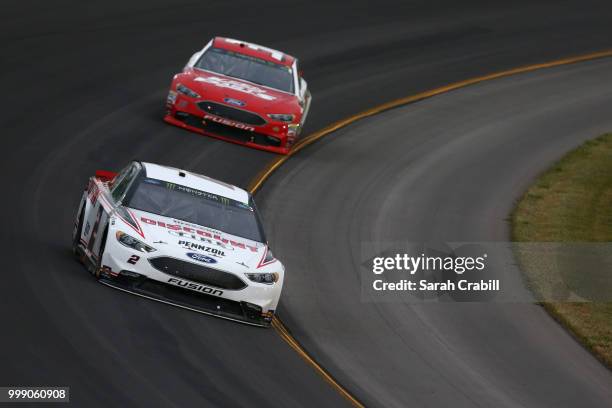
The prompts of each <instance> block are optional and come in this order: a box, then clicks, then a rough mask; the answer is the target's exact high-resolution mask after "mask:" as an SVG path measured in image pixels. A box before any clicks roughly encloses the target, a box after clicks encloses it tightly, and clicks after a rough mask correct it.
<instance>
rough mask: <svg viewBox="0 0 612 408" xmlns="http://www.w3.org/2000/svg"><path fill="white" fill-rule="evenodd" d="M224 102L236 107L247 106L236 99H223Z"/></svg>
mask: <svg viewBox="0 0 612 408" xmlns="http://www.w3.org/2000/svg"><path fill="white" fill-rule="evenodd" d="M223 101H224V102H225V103H229V104H230V105H236V106H240V107H243V106H246V103H245V102H243V101H241V100H238V99H234V98H225V99H223Z"/></svg>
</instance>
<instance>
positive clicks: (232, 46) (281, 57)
mask: <svg viewBox="0 0 612 408" xmlns="http://www.w3.org/2000/svg"><path fill="white" fill-rule="evenodd" d="M213 47H216V48H222V49H225V50H229V51H233V52H236V53H238V54H244V55H248V56H251V57H256V58H260V59H262V60H264V61H269V62H273V63H275V64H280V65H285V66H291V65H293V61H295V58H294V57H292V56H291V55H288V54H285V53H283V52H281V51H277V50H273V49H272V48H268V47H263V46H261V45H257V44H253V43H249V42H246V41H241V40H235V39H233V38H225V37H215V38H214V40H213Z"/></svg>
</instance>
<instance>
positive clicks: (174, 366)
mask: <svg viewBox="0 0 612 408" xmlns="http://www.w3.org/2000/svg"><path fill="white" fill-rule="evenodd" d="M610 9H611V8H610V5H609V2H607V1H600V2H586V3H585V2H578V1H570V2H541V3H537V4H534V2H532V1H524V2H512V3H511V4H510V3H506V4H503V5H496V4H492V3H490V2H484V1H475V2H462V4H461V5H458V4H457V3H456V2H451V1H448V0H442V1H434V2H431V1H428V2H395V3H394V2H377V3H376V7H374V6H373V5H372V3H371V2H367V1H353V2H346V3H344V2H334V1H327V2H324V3H323V2H321V3H320V4H316V3H313V2H298V3H288V2H281V1H270V2H265V3H257V5H254V3H252V2H240V1H238V2H231V3H228V2H225V1H207V2H191V1H187V0H177V1H172V2H170V1H160V0H147V1H144V0H133V1H116V0H112V1H105V2H77V1H74V0H58V1H53V2H48V1H40V0H36V1H29V2H16V1H9V2H5V3H4V4H3V9H2V15H1V16H0V22H1V24H2V32H1V33H0V43H1V44H2V55H1V57H0V58H1V59H0V61H1V65H0V66H1V68H0V84H1V85H2V89H3V91H4V98H2V101H1V102H0V104H1V107H2V115H1V116H0V125H1V129H2V144H3V153H4V156H3V160H2V161H1V162H0V170H1V171H2V174H3V198H4V200H2V204H1V205H0V210H1V213H2V214H3V216H2V217H3V225H4V233H3V234H2V238H1V239H2V245H1V246H0V247H1V248H2V249H1V251H2V258H3V259H4V262H5V267H4V273H3V280H2V284H1V285H0V299H2V307H1V308H0V321H1V322H2V324H3V335H2V336H1V346H2V347H0V361H1V362H2V364H1V366H0V384H1V385H9V384H20V385H41V384H49V385H51V384H57V385H69V386H71V387H72V390H71V396H72V401H73V405H75V406H105V407H106V406H179V407H185V406H194V405H197V406H266V407H269V406H280V407H287V406H315V405H316V406H341V405H342V404H343V403H344V401H343V400H342V399H341V398H340V397H339V396H338V395H337V394H336V393H335V392H334V391H333V390H332V389H331V388H330V387H329V386H328V385H327V384H326V383H325V382H324V381H323V380H321V379H320V378H319V377H318V376H317V375H316V374H315V373H314V372H313V371H312V370H311V368H310V367H308V366H307V365H305V364H304V363H303V362H302V360H301V359H300V358H299V357H298V356H297V355H295V353H293V351H292V350H291V349H290V348H289V347H288V346H287V345H285V344H284V343H283V342H282V341H281V340H280V339H279V338H278V336H276V334H275V333H274V332H273V331H271V330H268V331H266V330H258V329H254V328H250V327H245V326H240V325H236V324H233V323H230V322H225V321H221V320H218V319H214V318H208V317H205V316H201V315H198V314H193V313H188V312H185V311H183V310H179V309H174V308H170V307H168V306H165V305H163V304H158V303H155V302H150V301H146V300H143V299H139V298H137V297H133V296H129V295H126V294H123V293H120V292H117V291H113V290H112V289H109V288H106V287H103V286H101V285H97V284H96V283H95V282H93V281H92V280H91V279H90V278H89V277H88V276H87V274H86V273H85V271H84V270H83V269H82V268H81V267H80V266H79V265H77V264H76V263H75V262H74V261H73V260H72V259H71V256H70V254H69V249H68V248H69V241H70V232H71V228H72V221H73V216H74V213H75V211H76V205H77V203H78V199H79V195H80V193H81V190H82V188H83V185H84V183H85V181H86V179H87V177H88V176H90V175H91V174H92V173H93V172H94V171H95V170H96V169H108V170H115V169H119V168H121V167H122V166H123V165H125V163H126V162H127V161H128V160H130V159H133V158H139V159H142V160H147V161H154V162H159V163H162V164H168V165H174V166H179V167H183V168H187V169H190V170H194V171H197V172H202V173H205V174H208V175H210V176H213V177H217V178H220V179H223V180H226V181H228V182H232V183H236V184H239V185H242V186H246V185H247V184H248V182H249V180H250V179H251V178H252V177H253V175H254V174H256V173H257V172H258V171H259V169H261V168H262V167H263V166H264V165H265V164H266V163H267V162H268V161H269V160H271V158H272V157H273V156H272V155H270V154H266V153H262V152H259V151H254V150H250V149H247V148H243V147H240V146H235V145H231V144H228V143H224V142H220V141H216V140H212V139H209V138H205V137H201V136H198V135H194V134H190V133H188V132H185V131H182V130H180V129H176V128H173V127H170V126H168V125H166V124H164V123H163V122H162V121H161V115H162V113H163V112H162V109H163V108H162V106H163V101H164V98H165V93H166V90H167V87H168V85H169V83H170V78H171V76H172V75H173V74H174V73H175V72H177V71H178V70H180V69H181V67H182V66H183V64H184V62H185V61H186V60H187V58H188V57H189V56H190V55H191V53H192V52H194V51H195V50H196V49H198V48H199V47H201V46H202V45H203V44H204V43H205V42H206V41H207V40H208V39H209V38H210V37H211V36H213V35H227V36H232V37H236V38H242V39H245V40H250V41H254V42H257V43H261V44H265V45H269V46H272V47H276V48H279V49H282V50H285V51H287V52H290V53H292V54H295V55H297V56H299V57H300V58H301V60H302V61H303V67H304V70H305V76H306V78H307V80H308V81H309V84H310V85H311V89H312V93H313V95H314V102H313V109H312V113H311V117H310V119H309V123H308V126H307V130H314V129H319V128H321V127H323V126H324V125H326V124H328V123H330V122H332V121H334V120H337V119H340V118H342V117H344V116H346V115H348V114H352V113H355V112H357V111H360V110H363V109H366V108H368V107H370V106H372V105H375V104H378V103H382V102H385V101H387V100H389V99H393V98H396V97H400V96H404V95H407V94H410V93H414V92H417V91H419V90H423V89H427V88H430V87H433V86H439V85H442V84H444V83H447V82H451V81H455V80H460V79H464V78H466V77H471V76H474V75H478V74H482V73H486V72H491V71H496V70H499V69H506V68H509V67H514V66H517V65H523V64H527V63H531V62H539V61H542V60H549V59H553V58H558V57H562V56H566V55H572V54H576V53H584V52H589V51H592V50H598V49H601V48H605V47H609V46H610V43H609V38H610V35H611V34H612V28H611V26H610V24H609V21H610V18H611V17H612V12H611V10H610ZM364 154H365V152H364ZM302 157H305V156H302ZM313 164H314V163H313ZM349 220H350V218H346V222H348V221H349ZM273 245H276V243H273ZM297 250H300V249H299V248H296V251H297ZM288 293H291V288H288ZM302 307H303V308H304V310H308V309H309V308H310V307H312V306H311V305H310V303H308V302H307V303H305V304H303V305H302ZM281 313H282V315H283V317H285V318H286V319H287V320H288V321H289V322H292V321H293V320H292V313H293V311H292V312H290V309H289V308H287V310H285V311H281ZM296 321H297V320H296ZM291 328H293V327H291ZM295 328H296V332H297V333H305V331H304V330H303V329H304V328H303V327H299V326H296V327H295ZM304 339H305V340H307V338H306V337H305V338H304ZM368 352H369V351H368V350H362V353H363V354H367V353H368ZM432 364H433V362H432ZM332 368H333V367H332ZM385 370H386V369H385ZM383 372H384V370H383ZM381 375H382V374H381ZM349 386H350V388H351V390H352V391H354V392H355V393H356V394H358V395H362V396H366V397H367V398H368V399H369V400H372V399H374V400H378V399H379V398H380V401H383V397H384V396H378V395H371V396H368V395H369V394H368V393H367V392H365V391H364V390H361V385H359V384H357V383H356V382H351V383H350V384H349ZM421 391H422V395H421V396H420V398H426V396H427V395H428V394H429V393H434V392H435V387H433V386H432V388H431V389H422V390H421ZM483 393H486V390H485V391H483ZM403 395H404V394H398V395H397V398H402V397H403ZM414 399H415V397H414V396H413V395H411V398H410V400H409V401H413V400H414Z"/></svg>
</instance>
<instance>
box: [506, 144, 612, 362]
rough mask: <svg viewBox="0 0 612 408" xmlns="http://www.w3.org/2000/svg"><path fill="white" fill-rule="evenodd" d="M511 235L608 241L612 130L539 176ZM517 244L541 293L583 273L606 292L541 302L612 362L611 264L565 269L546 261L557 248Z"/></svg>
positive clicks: (547, 295) (611, 232)
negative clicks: (538, 249)
mask: <svg viewBox="0 0 612 408" xmlns="http://www.w3.org/2000/svg"><path fill="white" fill-rule="evenodd" d="M512 239H513V241H517V242H523V243H534V242H551V243H552V242H555V243H558V242H570V243H577V242H612V133H609V134H605V135H602V136H600V137H598V138H596V139H594V140H591V141H588V142H586V143H585V144H583V145H582V146H580V147H579V148H577V149H576V150H574V151H572V152H570V153H568V154H567V155H566V156H565V157H563V158H562V159H561V160H560V161H559V162H557V163H556V164H555V165H554V166H553V167H552V168H550V169H549V170H548V171H547V172H545V173H544V174H542V175H541V176H540V178H539V179H538V180H537V181H536V183H535V184H534V185H533V186H532V187H531V188H530V189H529V190H528V191H527V192H526V193H525V194H524V195H523V197H522V198H521V200H520V201H519V202H518V204H517V206H516V208H515V210H514V212H513V214H512ZM524 245H525V246H526V247H530V248H533V246H534V245H532V244H524ZM530 245H531V246H530ZM611 245H612V244H611ZM553 246H554V244H553ZM517 248H519V249H518V250H517V257H518V261H519V264H520V266H521V269H522V270H523V272H524V274H525V277H526V280H527V282H528V284H529V285H530V287H531V289H532V290H533V291H535V293H537V294H538V295H539V296H541V298H543V299H552V298H553V297H552V296H551V294H553V293H558V292H559V288H560V287H561V288H564V289H565V288H567V287H569V286H571V285H573V284H577V285H579V284H580V283H579V282H580V280H582V282H584V281H585V279H586V280H588V282H589V284H590V285H591V287H596V289H597V290H598V291H599V293H600V294H602V293H609V295H608V296H607V297H606V298H605V301H599V302H584V301H573V300H584V297H581V296H577V297H574V298H572V297H571V296H570V297H568V298H567V299H566V300H564V301H557V300H555V301H554V302H552V301H546V302H543V305H544V307H545V308H546V309H547V310H548V311H549V312H550V313H551V314H552V315H553V316H554V317H555V318H556V319H557V320H559V321H560V322H561V323H562V324H564V325H565V326H566V327H567V328H568V329H569V330H570V331H571V332H572V333H573V334H574V335H575V336H576V338H578V339H579V340H580V341H582V343H583V344H584V345H585V346H586V347H588V348H589V349H590V350H592V351H593V353H594V354H595V355H596V356H597V357H598V358H600V359H601V360H602V361H603V362H604V363H605V364H607V365H608V367H612V302H610V301H608V299H612V267H610V264H609V262H608V265H605V263H604V265H605V266H604V267H601V266H599V267H591V268H589V267H584V268H582V270H579V271H576V270H575V269H580V268H571V269H572V272H571V274H570V275H568V274H567V273H568V271H567V269H570V268H567V267H565V268H564V266H563V265H560V263H558V262H557V263H556V264H555V263H554V262H550V261H551V259H552V258H551V257H556V256H558V254H559V252H557V253H554V254H553V255H550V254H548V255H547V254H542V253H537V254H536V255H535V256H530V255H533V254H534V253H533V252H531V253H530V252H529V251H523V250H521V248H523V247H522V244H519V245H517ZM553 252H554V251H553ZM544 264H546V267H543V265H544ZM551 265H554V266H553V267H551ZM600 265H601V264H600ZM560 269H566V270H565V271H560ZM594 282H596V284H593V283H594ZM553 291H556V292H553ZM586 298H588V296H586Z"/></svg>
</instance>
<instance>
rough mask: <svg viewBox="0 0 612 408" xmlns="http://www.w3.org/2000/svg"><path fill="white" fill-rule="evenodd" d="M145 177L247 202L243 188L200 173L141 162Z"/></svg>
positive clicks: (247, 198) (247, 194) (247, 196)
mask: <svg viewBox="0 0 612 408" xmlns="http://www.w3.org/2000/svg"><path fill="white" fill-rule="evenodd" d="M141 163H142V165H143V167H144V169H145V172H146V174H147V177H150V178H154V179H157V180H163V181H167V182H170V183H175V184H180V185H183V186H187V187H191V188H195V189H197V190H202V191H206V192H208V193H212V194H216V195H218V196H221V197H226V198H231V199H232V200H236V201H240V202H241V203H244V204H247V205H248V204H249V193H247V192H246V191H245V190H243V189H241V188H239V187H236V186H233V185H231V184H227V183H224V182H222V181H219V180H215V179H213V178H210V177H207V176H203V175H201V174H197V173H192V172H189V171H186V170H181V169H177V168H174V167H168V166H162V165H159V164H154V163H144V162H141Z"/></svg>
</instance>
